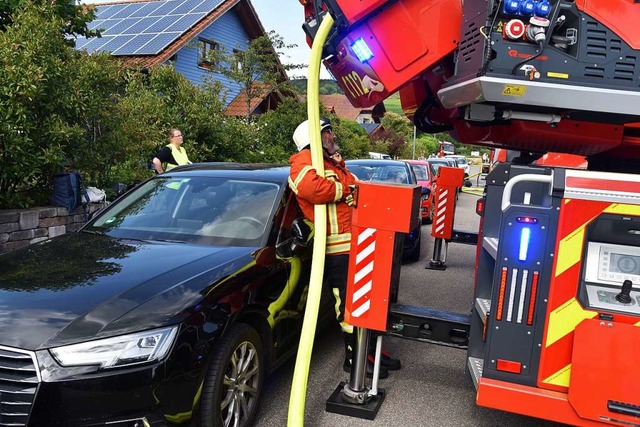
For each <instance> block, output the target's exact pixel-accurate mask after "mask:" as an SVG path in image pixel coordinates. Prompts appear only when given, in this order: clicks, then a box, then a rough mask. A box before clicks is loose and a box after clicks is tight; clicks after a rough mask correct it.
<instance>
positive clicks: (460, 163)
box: [455, 157, 467, 166]
mask: <svg viewBox="0 0 640 427" xmlns="http://www.w3.org/2000/svg"><path fill="white" fill-rule="evenodd" d="M455 161H456V163H457V164H458V166H464V165H466V164H467V159H466V158H464V157H456V158H455Z"/></svg>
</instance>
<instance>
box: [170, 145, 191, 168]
mask: <svg viewBox="0 0 640 427" xmlns="http://www.w3.org/2000/svg"><path fill="white" fill-rule="evenodd" d="M167 147H169V150H171V155H172V156H173V160H175V161H176V163H177V164H175V165H174V164H172V163H167V166H166V167H165V168H164V170H166V171H168V170H171V169H173V168H175V167H177V166H182V165H187V164H189V158H188V157H187V152H186V151H185V149H184V148H182V147H176V146H175V145H173V144H167Z"/></svg>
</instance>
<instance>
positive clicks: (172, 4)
mask: <svg viewBox="0 0 640 427" xmlns="http://www.w3.org/2000/svg"><path fill="white" fill-rule="evenodd" d="M181 4H182V1H181V0H168V1H165V2H164V3H163V4H162V6H160V7H159V8H157V9H156V10H154V11H153V15H154V16H166V15H169V14H170V13H171V11H173V9H175V8H176V7H178V6H180V5H181Z"/></svg>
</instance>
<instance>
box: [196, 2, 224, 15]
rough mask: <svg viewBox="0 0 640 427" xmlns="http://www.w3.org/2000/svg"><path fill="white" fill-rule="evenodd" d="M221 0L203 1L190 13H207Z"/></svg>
mask: <svg viewBox="0 0 640 427" xmlns="http://www.w3.org/2000/svg"><path fill="white" fill-rule="evenodd" d="M222 1H223V0H204V1H203V2H202V3H200V4H199V5H197V6H196V7H194V8H193V9H192V10H191V13H201V12H202V13H209V12H211V11H212V10H214V9H215V8H216V7H218V5H220V3H222Z"/></svg>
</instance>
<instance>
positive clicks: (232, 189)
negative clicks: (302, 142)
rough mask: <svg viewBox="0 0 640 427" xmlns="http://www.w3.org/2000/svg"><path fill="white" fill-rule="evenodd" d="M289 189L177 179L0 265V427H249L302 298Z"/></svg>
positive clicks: (226, 179) (208, 178)
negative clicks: (266, 378) (3, 426)
mask: <svg viewBox="0 0 640 427" xmlns="http://www.w3.org/2000/svg"><path fill="white" fill-rule="evenodd" d="M288 176H289V169H288V168H287V167H273V166H268V165H237V164H194V165H189V166H182V167H179V168H176V169H173V170H172V171H170V172H168V173H165V174H162V175H157V176H155V177H154V178H151V179H149V180H148V181H146V182H144V183H142V184H140V185H139V186H137V187H136V188H134V189H132V190H131V191H129V192H128V193H126V194H125V195H124V196H122V197H121V198H119V199H118V200H117V201H115V202H114V203H112V204H111V205H110V206H108V207H107V208H105V209H104V210H103V211H101V212H99V213H98V215H97V216H96V217H95V218H92V219H91V220H90V221H89V222H88V223H87V224H86V225H85V226H84V227H83V228H82V229H81V230H80V231H79V232H77V233H71V234H66V235H63V236H60V237H56V238H53V239H50V240H47V241H44V242H40V243H36V244H33V245H31V246H29V247H27V248H25V249H22V250H18V251H15V252H10V253H8V254H4V255H2V256H0V313H1V316H2V322H1V323H0V395H1V396H2V399H0V410H1V412H2V414H1V415H0V420H1V422H0V424H2V425H12V426H14V425H15V426H27V427H31V426H48V427H51V426H98V425H100V426H105V425H109V426H149V425H162V426H164V425H177V424H181V425H187V424H188V425H202V426H233V425H242V426H246V425H250V424H251V422H252V420H253V418H254V417H255V415H256V412H257V410H258V405H259V403H260V399H261V397H262V394H263V383H264V380H265V376H266V375H267V374H268V373H269V372H270V371H271V370H272V369H274V368H275V367H276V366H278V365H279V364H281V363H282V362H283V361H285V360H286V359H287V358H288V357H289V356H291V355H292V354H293V353H294V352H295V349H296V348H297V344H298V340H299V334H300V330H301V326H302V317H303V310H304V306H305V300H306V295H307V290H306V287H307V285H308V278H309V272H310V254H309V252H310V250H311V248H310V247H304V246H301V245H300V244H298V245H296V242H298V243H300V242H302V240H300V239H297V236H296V235H294V234H295V232H294V230H297V228H296V227H293V225H294V224H295V222H296V221H298V218H300V217H301V213H300V211H299V207H298V204H297V202H296V199H295V197H294V195H293V194H292V192H291V190H290V189H289V187H288V185H287V178H288ZM322 304H323V308H321V310H320V313H321V314H322V313H326V315H328V318H330V317H332V316H331V313H332V309H331V308H330V307H329V305H330V304H331V297H330V295H329V293H325V294H323V296H322ZM320 321H321V322H322V321H323V319H320Z"/></svg>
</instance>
